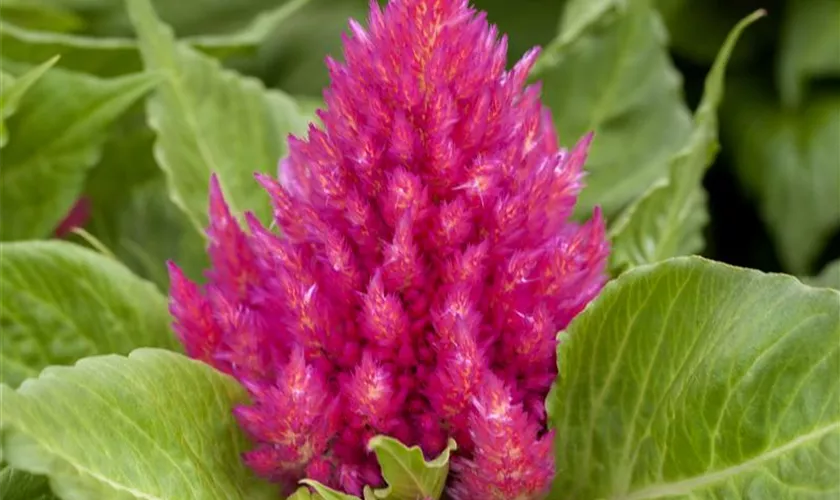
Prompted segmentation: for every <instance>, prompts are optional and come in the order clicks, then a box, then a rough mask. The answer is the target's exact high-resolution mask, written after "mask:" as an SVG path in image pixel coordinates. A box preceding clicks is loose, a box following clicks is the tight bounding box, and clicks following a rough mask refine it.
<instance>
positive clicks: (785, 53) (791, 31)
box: [777, 0, 840, 106]
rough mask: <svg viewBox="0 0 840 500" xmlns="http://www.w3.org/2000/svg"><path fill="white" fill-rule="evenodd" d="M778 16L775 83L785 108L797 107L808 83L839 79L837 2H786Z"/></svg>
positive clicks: (801, 0) (839, 36)
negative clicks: (778, 36) (823, 79)
mask: <svg viewBox="0 0 840 500" xmlns="http://www.w3.org/2000/svg"><path fill="white" fill-rule="evenodd" d="M786 3H787V8H786V11H785V13H784V16H782V19H783V23H784V24H783V26H782V36H781V46H780V47H779V63H778V65H777V68H778V83H779V89H780V90H781V94H782V100H783V101H784V103H785V104H786V105H789V106H798V105H800V104H801V103H802V100H803V97H804V95H805V93H806V91H807V86H808V80H810V79H813V78H817V77H826V76H834V77H837V76H840V2H838V1H837V0H787V2H786Z"/></svg>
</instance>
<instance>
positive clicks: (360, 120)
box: [170, 0, 607, 500]
mask: <svg viewBox="0 0 840 500" xmlns="http://www.w3.org/2000/svg"><path fill="white" fill-rule="evenodd" d="M350 28H351V35H350V36H349V37H347V38H346V39H345V40H344V56H345V61H346V62H345V63H339V62H337V61H335V60H332V59H328V60H327V65H328V67H329V71H330V75H331V79H332V83H331V85H330V87H329V89H328V90H327V91H326V92H325V102H326V110H323V111H320V112H319V114H318V116H319V118H320V119H321V121H322V122H323V129H322V128H319V127H317V126H315V125H312V126H310V129H309V134H308V137H307V138H306V139H299V138H294V137H292V138H290V139H289V150H290V153H289V156H288V158H287V159H285V160H284V161H283V162H282V163H281V165H280V170H279V180H275V179H273V178H270V177H269V176H265V175H258V176H257V179H258V181H259V182H260V183H261V184H262V185H263V186H264V187H265V189H266V190H267V191H268V192H269V193H270V195H271V199H272V202H273V207H274V222H275V223H276V225H277V227H278V228H279V230H280V231H279V233H278V234H274V233H273V232H272V231H270V230H269V229H267V228H266V227H264V226H263V225H262V224H261V223H260V222H259V221H258V220H257V219H256V218H255V217H253V216H251V215H246V220H247V225H248V231H247V232H246V231H243V230H242V229H241V228H240V226H239V225H238V224H237V221H236V219H235V218H234V216H233V215H232V214H231V212H230V211H229V209H228V207H227V205H226V203H225V200H224V198H223V194H222V188H221V186H220V185H219V183H218V182H217V180H215V178H214V180H213V181H212V185H211V194H210V227H209V229H208V235H209V238H210V250H209V252H210V257H211V261H212V269H211V270H210V272H209V273H208V274H207V277H208V283H207V284H206V285H205V286H204V287H203V288H199V287H198V286H197V285H196V284H194V283H192V282H190V281H188V280H187V279H186V278H185V277H184V275H183V274H182V273H181V272H180V271H179V269H178V268H177V267H176V266H175V265H172V266H171V268H170V269H171V278H172V290H171V311H172V313H173V315H174V317H175V318H176V322H177V324H176V329H177V332H178V334H179V336H180V338H181V340H182V341H183V343H184V345H185V347H186V349H187V352H188V353H189V355H191V356H193V357H195V358H197V359H201V360H204V361H206V362H207V363H210V364H212V365H213V366H215V367H217V368H218V369H220V370H223V371H225V372H228V373H230V374H232V375H233V376H234V377H236V378H237V379H238V380H240V381H241V383H242V384H243V385H244V386H245V387H246V388H247V389H248V391H249V392H250V394H251V396H252V398H253V405H251V406H243V407H239V408H236V410H235V412H236V416H237V418H238V420H239V422H240V423H241V425H242V426H243V427H244V428H245V429H246V430H247V432H248V433H249V434H250V435H251V436H252V437H253V438H254V439H255V440H256V442H257V443H258V444H257V446H256V448H255V449H254V450H252V451H249V452H248V453H246V454H245V457H244V459H245V461H246V462H247V463H248V465H249V466H250V467H251V468H253V469H254V470H255V471H257V472H258V473H259V474H260V475H262V476H264V477H266V478H270V479H273V480H276V481H278V482H280V483H282V484H284V485H286V486H287V487H291V486H293V485H295V484H296V482H297V481H298V480H300V479H302V478H311V479H314V480H317V481H320V482H322V483H324V484H326V485H329V486H332V487H335V488H337V489H340V490H343V491H346V492H349V493H352V494H359V493H361V490H362V487H363V486H364V485H372V486H377V485H380V484H381V482H382V478H381V476H380V472H379V469H378V466H377V463H376V460H375V458H374V457H373V456H372V455H371V454H369V453H368V451H367V449H366V443H367V442H368V440H369V439H370V438H371V437H373V436H375V435H377V434H386V435H390V436H394V437H396V438H397V439H399V440H400V441H402V442H403V443H405V444H408V445H413V444H419V445H420V447H421V448H422V450H423V451H424V452H425V453H426V454H427V456H434V455H436V454H438V453H439V452H441V451H442V450H443V449H444V447H445V446H446V443H447V440H448V438H454V439H455V440H456V442H457V443H458V446H459V450H458V453H457V457H456V458H455V459H454V462H453V470H454V471H455V474H454V476H455V477H454V483H453V484H452V485H451V487H450V489H449V490H448V491H449V494H450V496H451V497H452V498H456V499H463V500H467V499H476V498H486V499H499V500H501V499H512V498H520V499H528V498H540V497H541V496H542V495H544V494H545V492H546V491H547V488H548V487H549V485H550V482H551V479H552V477H553V474H554V462H553V450H552V434H551V433H550V432H547V429H546V414H545V409H544V401H545V398H546V395H547V393H548V390H549V387H550V385H551V383H552V382H553V381H554V379H555V377H556V373H557V370H556V362H555V352H556V340H555V336H556V333H557V332H558V331H559V330H560V329H562V328H563V327H565V326H566V325H567V324H568V323H569V321H570V320H571V319H572V318H573V317H574V316H575V315H576V314H577V313H578V312H580V311H581V310H582V309H583V308H584V307H585V306H586V304H587V303H588V302H589V301H590V300H592V298H593V297H594V296H595V295H596V294H597V293H598V291H599V290H600V288H601V286H602V284H603V283H604V281H605V275H604V265H605V259H606V257H607V243H606V242H605V238H604V224H603V220H602V218H601V215H600V213H599V212H598V211H597V210H596V212H595V214H594V217H593V218H592V220H591V221H590V222H588V223H587V224H584V225H577V224H574V223H572V222H569V220H568V219H569V216H570V215H571V213H572V210H573V208H574V205H575V199H576V196H577V193H578V192H579V190H580V189H581V185H582V177H583V170H582V168H583V165H584V160H585V159H586V153H587V147H588V146H589V143H590V141H591V136H587V137H585V138H583V139H582V140H581V141H580V142H579V143H578V144H577V146H575V147H574V148H573V149H572V150H571V151H567V150H565V149H563V148H560V147H559V146H558V143H557V139H556V132H555V129H554V126H553V124H552V121H551V117H550V114H549V112H548V110H547V109H546V108H545V107H544V106H542V104H541V102H540V98H539V94H540V87H539V85H531V86H526V77H527V75H528V72H529V70H530V68H531V66H532V65H533V63H534V61H535V59H536V57H537V53H538V51H537V50H533V51H530V52H528V53H527V54H526V55H525V56H524V57H523V59H522V60H521V61H520V62H518V63H517V64H516V65H515V66H514V67H513V69H511V70H510V71H506V70H505V62H506V49H507V47H506V39H505V38H504V37H501V39H499V36H498V33H497V31H496V29H495V27H492V26H490V25H488V23H487V20H486V18H485V16H484V14H482V13H477V12H476V11H474V10H472V9H471V8H469V7H468V5H467V2H466V1H465V0H408V1H392V2H391V3H390V4H389V5H388V6H387V7H386V8H385V9H384V11H383V10H380V8H379V6H378V5H376V4H375V3H372V5H371V12H370V19H369V27H368V29H367V30H365V29H364V28H363V27H362V26H360V25H359V24H357V23H356V22H354V21H351V22H350Z"/></svg>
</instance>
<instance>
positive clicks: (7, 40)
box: [0, 20, 143, 78]
mask: <svg viewBox="0 0 840 500" xmlns="http://www.w3.org/2000/svg"><path fill="white" fill-rule="evenodd" d="M0 44H2V46H3V57H4V58H8V59H11V60H14V61H19V62H26V63H35V62H38V61H43V60H45V59H47V58H48V57H52V56H54V55H55V54H59V55H60V56H61V60H60V61H59V66H60V67H62V68H66V69H70V70H73V71H78V72H80V73H90V74H92V75H96V76H99V77H103V78H107V77H115V76H120V75H125V74H128V73H136V72H139V71H140V70H142V67H143V66H142V64H141V63H140V56H139V54H138V53H137V44H136V43H135V42H134V40H131V39H128V38H94V37H90V36H81V35H74V34H67V33H54V32H50V31H36V30H31V29H26V28H23V27H20V26H16V25H14V24H11V23H9V22H6V21H5V20H3V21H0Z"/></svg>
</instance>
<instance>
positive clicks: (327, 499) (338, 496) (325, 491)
mask: <svg viewBox="0 0 840 500" xmlns="http://www.w3.org/2000/svg"><path fill="white" fill-rule="evenodd" d="M300 483H301V484H305V485H307V486H309V487H310V488H312V489H313V490H315V493H316V494H317V495H318V497H317V498H320V499H322V500H359V497H354V496H353V495H348V494H347V493H342V492H340V491H336V490H334V489H332V488H330V487H327V486H324V485H323V484H321V483H319V482H318V481H313V480H311V479H303V480H301V482H300ZM302 489H304V490H305V489H306V488H302ZM308 491H309V490H307V492H308ZM297 494H302V493H301V490H298V491H297V492H296V493H295V495H297ZM303 498H305V499H307V500H308V499H309V498H313V495H311V494H310V496H309V497H303ZM289 500H291V499H289Z"/></svg>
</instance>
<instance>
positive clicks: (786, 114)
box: [721, 79, 840, 275]
mask: <svg viewBox="0 0 840 500" xmlns="http://www.w3.org/2000/svg"><path fill="white" fill-rule="evenodd" d="M727 95H729V96H730V97H731V98H728V99H727V100H726V102H725V103H724V106H723V112H722V114H721V120H722V124H723V129H722V130H723V135H724V145H725V147H726V149H725V150H726V151H728V152H729V154H730V155H731V159H732V163H733V164H734V166H735V170H736V173H737V174H738V177H739V179H740V181H741V183H742V184H743V185H744V187H745V188H746V190H747V191H748V193H749V194H750V195H751V196H752V197H753V198H755V199H756V200H757V202H758V203H757V204H758V209H759V214H760V215H761V217H762V219H763V220H764V223H765V225H766V226H767V228H768V230H769V232H770V235H771V236H772V238H773V240H774V243H775V245H776V248H777V250H778V254H779V258H780V260H781V262H782V264H783V265H784V266H785V269H786V270H788V271H789V272H791V273H793V274H797V275H807V274H810V273H811V272H812V271H813V269H812V266H813V265H814V261H815V259H816V258H817V257H818V256H819V254H820V253H821V251H822V249H823V248H824V247H825V245H826V243H827V242H828V241H829V240H830V238H831V236H832V235H833V234H834V233H835V231H837V229H838V228H840V203H838V202H837V200H840V155H838V154H837V152H838V151H837V138H838V137H840V94H838V93H814V94H813V95H812V96H811V98H810V99H809V100H808V102H807V103H806V104H805V105H803V106H802V107H801V108H799V109H796V110H785V109H783V108H781V106H780V105H779V104H778V103H776V102H775V98H774V97H773V94H772V90H771V89H769V88H768V86H767V85H766V82H763V81H761V80H756V79H746V80H734V81H733V82H732V83H731V84H730V85H729V88H728V90H727Z"/></svg>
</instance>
